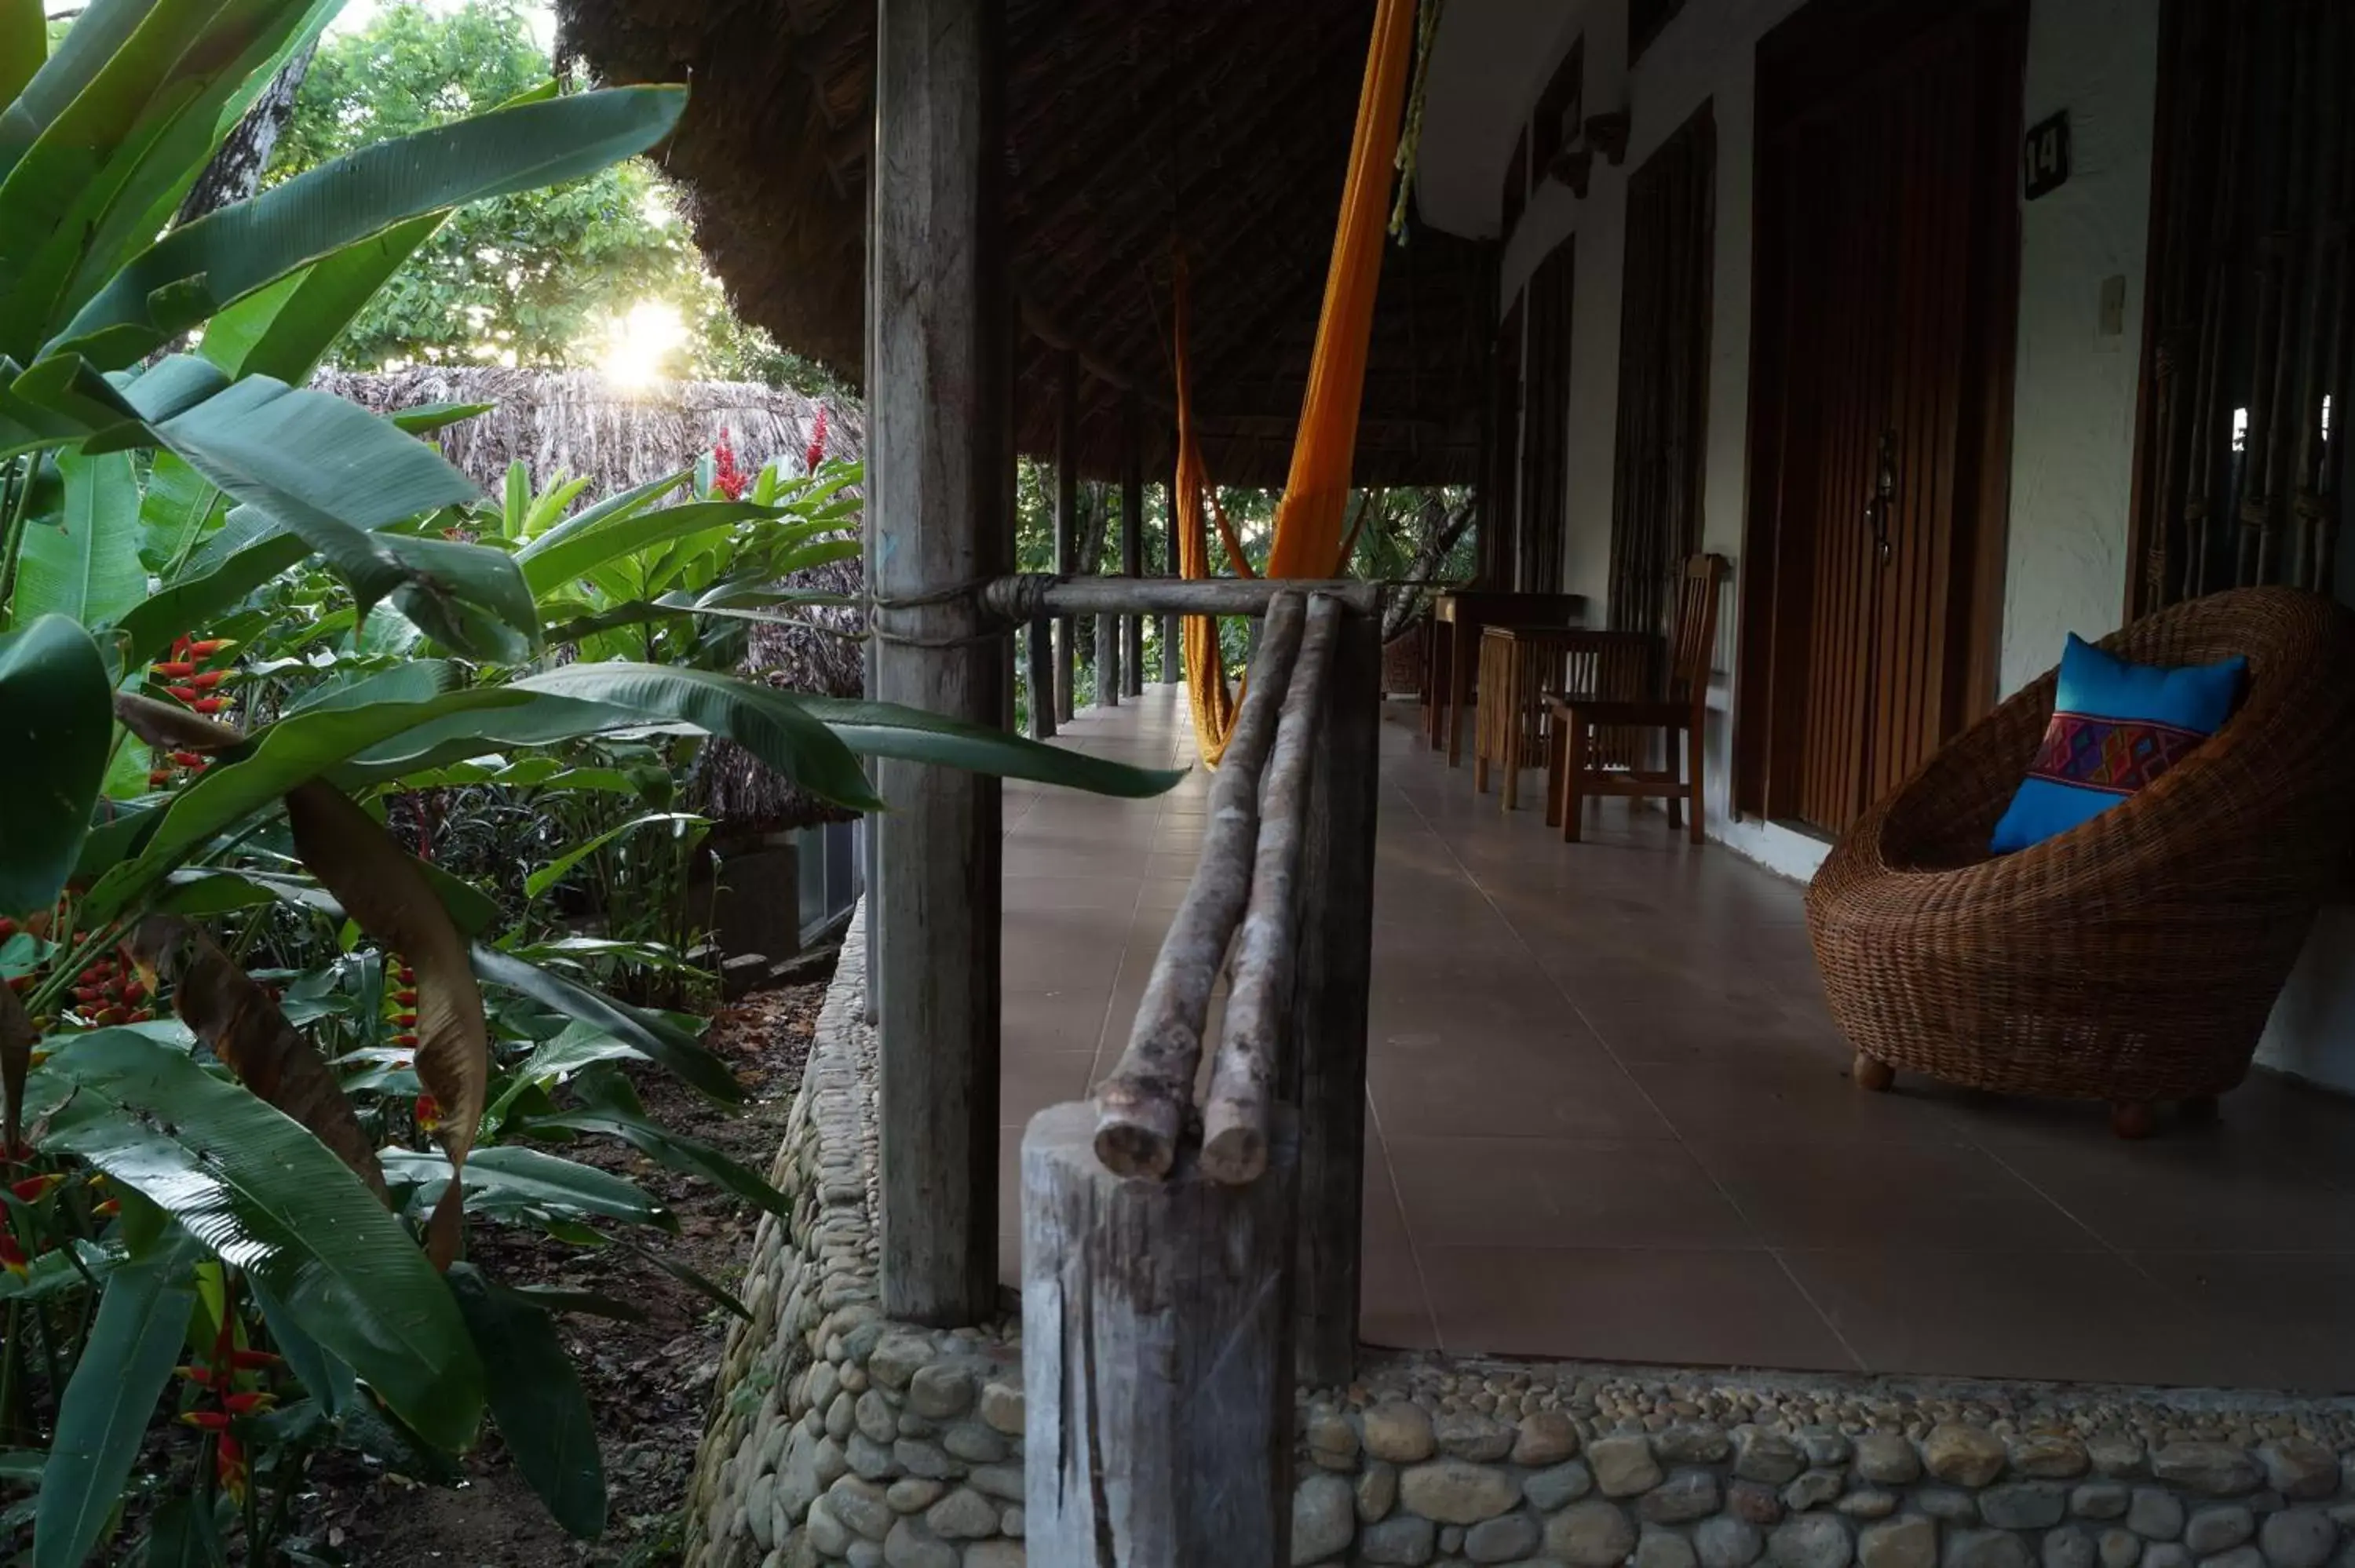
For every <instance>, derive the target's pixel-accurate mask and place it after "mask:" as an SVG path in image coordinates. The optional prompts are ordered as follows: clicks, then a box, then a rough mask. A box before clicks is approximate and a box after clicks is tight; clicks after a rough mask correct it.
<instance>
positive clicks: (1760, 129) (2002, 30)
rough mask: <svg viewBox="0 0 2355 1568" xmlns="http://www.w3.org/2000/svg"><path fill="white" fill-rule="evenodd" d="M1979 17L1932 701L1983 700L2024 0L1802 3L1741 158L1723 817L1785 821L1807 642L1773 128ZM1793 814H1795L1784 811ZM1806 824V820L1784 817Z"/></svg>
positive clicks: (1961, 704)
mask: <svg viewBox="0 0 2355 1568" xmlns="http://www.w3.org/2000/svg"><path fill="white" fill-rule="evenodd" d="M1966 16H1967V17H1973V18H1976V24H1975V25H1977V26H1982V27H1986V28H1988V29H1990V30H1991V32H1992V36H1993V37H1994V38H1995V40H1996V43H1997V45H1998V49H1999V50H2000V56H2001V58H2006V59H2009V61H2011V62H2012V63H2013V68H2014V69H2007V70H2004V71H2001V72H1998V73H1996V75H1997V76H1998V79H1997V80H1994V81H1991V82H1989V83H1988V84H1987V89H1988V101H1987V103H1986V104H1985V105H1984V108H1985V109H1986V111H1987V114H1988V115H1989V118H1990V122H1991V123H1992V124H1995V125H2000V126H2005V127H2009V136H2008V137H2007V139H2006V144H2005V146H2004V147H2003V149H2002V153H2003V155H2002V156H2000V157H1998V156H1996V155H1994V154H1995V150H1994V149H1993V148H1990V150H1989V153H1988V155H1987V169H1986V171H1985V175H1984V179H1985V185H1983V186H1982V187H1981V189H1980V191H1979V193H1978V200H1979V201H1980V202H1982V203H1984V204H1985V206H1984V207H1983V208H1982V211H1983V212H1984V213H1985V215H1986V217H1985V219H1984V220H1983V221H1981V222H1980V223H1979V224H1978V225H1977V228H1978V232H1977V236H1976V243H1977V248H1978V256H1977V261H1976V263H1975V265H1974V266H1973V268H1972V273H1971V275H1972V281H1973V290H1972V298H1971V301H1970V303H1969V306H1968V310H1969V313H1970V319H1971V321H1972V322H1973V323H1975V328H1974V330H1973V331H1972V332H1971V333H1970V334H1969V335H1968V339H1967V341H1969V342H1970V343H1971V344H1975V345H1976V347H1975V352H1974V353H1973V354H1972V355H1971V360H1970V363H1969V364H1968V365H1967V366H1966V376H1968V377H1969V378H1970V380H1971V382H1972V385H1971V386H1970V387H1969V388H1968V390H1967V392H1966V399H1965V408H1966V421H1967V423H1966V427H1965V428H1964V429H1963V430H1962V431H1960V432H1959V435H1960V438H1961V440H1962V441H1963V442H1964V443H1966V450H1967V448H1971V447H1975V448H1976V449H1977V461H1974V462H1972V463H1970V464H1968V465H1967V466H1966V470H1965V471H1964V473H1963V475H1962V478H1961V481H1960V483H1961V490H1960V493H1958V494H1957V496H1956V498H1955V515H1956V517H1958V518H1969V519H1971V520H1972V524H1971V526H1972V536H1971V538H1970V540H1969V541H1968V546H1967V559H1968V567H1969V572H1970V585H1969V596H1970V597H1969V599H1968V601H1967V602H1968V610H1967V613H1966V615H1965V616H1964V617H1963V618H1962V624H1960V625H1958V626H1955V627H1951V628H1949V630H1948V637H1949V639H1950V640H1951V641H1950V647H1949V657H1948V658H1947V660H1946V661H1945V669H1946V670H1947V671H1948V672H1949V676H1948V681H1947V686H1948V692H1947V700H1948V702H1949V704H1950V705H1951V706H1952V708H1953V711H1955V713H1956V715H1957V718H1956V722H1957V724H1958V725H1959V724H1960V723H1964V722H1967V721H1968V720H1969V719H1970V718H1973V717H1976V716H1977V715H1980V714H1983V713H1985V712H1987V710H1988V709H1990V708H1992V707H1993V706H1994V705H1995V701H1996V696H1997V692H1998V680H1999V676H1998V659H1999V655H2000V651H2001V642H2002V630H2003V597H2004V561H2005V556H2006V552H2007V546H2008V545H2009V537H2010V525H2011V515H2010V514H2011V424H2012V393H2013V385H2014V380H2015V376H2014V371H2015V361H2016V359H2017V356H2018V343H2019V270H2020V267H2019V262H2020V258H2019V229H2020V222H2019V207H2020V202H2019V158H2018V156H2017V146H2018V141H2019V133H2020V126H2021V123H2022V122H2023V119H2024V110H2025V94H2024V90H2025V83H2026V74H2027V72H2026V66H2027V43H2028V0H1811V4H1809V5H1806V6H1804V7H1802V8H1801V9H1800V10H1799V11H1797V12H1796V13H1795V14H1794V15H1793V16H1790V17H1789V18H1788V19H1787V20H1785V22H1783V23H1782V24H1781V25H1780V26H1777V27H1775V28H1774V31H1772V32H1770V33H1768V34H1767V35H1766V36H1765V37H1764V38H1762V39H1761V40H1760V41H1759V44H1758V55H1757V111H1756V121H1755V140H1754V143H1753V145H1754V149H1755V152H1754V156H1753V162H1752V168H1751V197H1752V200H1751V211H1752V229H1751V257H1750V260H1751V293H1750V299H1751V312H1750V392H1749V409H1748V424H1749V430H1748V440H1747V446H1748V451H1747V459H1748V472H1749V482H1748V484H1747V486H1746V487H1745V489H1746V493H1745V495H1744V498H1743V514H1744V515H1743V521H1742V568H1743V569H1742V574H1741V579H1742V580H1741V587H1740V593H1741V599H1740V604H1739V609H1740V613H1741V633H1740V636H1739V639H1738V642H1737V647H1736V651H1735V688H1734V692H1735V695H1734V705H1733V793H1732V807H1733V811H1734V814H1735V815H1737V816H1743V817H1751V818H1755V819H1760V820H1764V821H1778V820H1788V819H1789V818H1790V816H1791V813H1790V812H1789V811H1788V810H1786V809H1785V808H1786V807H1787V806H1788V804H1789V802H1790V800H1791V798H1792V796H1793V795H1794V794H1795V792H1796V784H1795V780H1794V779H1793V778H1792V774H1793V772H1794V763H1795V761H1796V757H1797V753H1796V750H1795V749H1790V748H1788V747H1778V746H1777V745H1776V744H1775V742H1776V740H1777V738H1778V736H1787V737H1792V738H1793V739H1794V740H1795V741H1796V738H1797V737H1798V736H1800V734H1801V732H1802V731H1803V728H1804V720H1805V715H1804V709H1803V707H1802V705H1801V704H1802V700H1803V699H1804V696H1805V691H1804V687H1803V684H1802V683H1800V682H1796V681H1786V682H1784V683H1782V684H1783V685H1784V686H1785V687H1787V688H1788V689H1783V690H1778V689H1777V688H1778V683H1777V679H1776V677H1777V672H1778V670H1787V669H1790V668H1793V667H1794V666H1795V663H1796V661H1799V660H1803V659H1804V657H1805V652H1806V632H1807V626H1806V614H1805V601H1804V600H1803V599H1796V606H1797V610H1796V613H1786V612H1788V611H1791V610H1792V609H1793V607H1794V604H1795V595H1796V590H1797V589H1798V588H1805V587H1806V586H1807V585H1806V584H1795V583H1794V582H1789V581H1785V580H1784V571H1785V566H1786V563H1785V562H1784V561H1783V560H1782V558H1781V557H1782V553H1783V547H1784V546H1785V543H1786V540H1785V529H1784V525H1783V524H1784V520H1783V517H1782V515H1781V503H1782V497H1783V491H1784V485H1783V482H1782V474H1783V464H1784V457H1785V450H1784V447H1785V435H1786V431H1785V418H1784V415H1783V404H1784V401H1785V399H1784V398H1783V397H1782V396H1781V389H1782V387H1783V386H1784V385H1785V370H1786V367H1787V366H1788V364H1789V362H1790V359H1791V348H1790V345H1789V344H1787V343H1785V341H1784V339H1785V329H1786V326H1787V322H1786V319H1785V309H1784V301H1785V274H1786V272H1787V270H1788V267H1787V260H1788V259H1787V251H1786V248H1787V246H1788V244H1789V242H1790V240H1791V238H1792V235H1793V226H1794V224H1795V223H1796V215H1794V214H1792V213H1790V212H1788V211H1786V210H1785V207H1784V203H1783V201H1782V199H1781V192H1782V191H1783V189H1784V188H1785V185H1784V181H1785V176H1786V175H1787V173H1788V170H1787V168H1786V164H1787V160H1788V157H1789V154H1788V143H1787V142H1786V140H1785V136H1784V134H1783V133H1784V132H1785V131H1787V130H1788V129H1790V128H1791V127H1792V126H1794V125H1795V124H1796V123H1797V122H1799V121H1801V120H1803V119H1805V118H1806V117H1808V116H1809V115H1811V114H1814V113H1817V112H1820V111H1823V110H1824V109H1826V108H1828V107H1829V106H1830V105H1832V104H1834V103H1836V102H1837V101H1838V98H1839V96H1840V95H1841V92H1842V90H1843V89H1844V86H1845V84H1846V83H1848V82H1849V81H1851V80H1853V79H1856V78H1857V77H1859V76H1860V75H1862V74H1864V73H1865V72H1866V71H1868V70H1870V69H1872V68H1874V67H1876V66H1878V65H1881V64H1882V63H1884V62H1885V61H1887V60H1888V59H1889V58H1891V57H1892V56H1896V55H1901V54H1902V53H1903V52H1905V51H1906V50H1908V49H1909V48H1914V47H1917V46H1919V45H1920V44H1922V42H1923V40H1924V39H1925V38H1926V37H1928V36H1929V34H1930V33H1931V32H1932V30H1933V29H1934V28H1938V27H1940V26H1944V25H1945V24H1948V23H1951V22H1954V21H1955V20H1957V19H1958V18H1963V17H1966ZM1795 825H1796V824H1795ZM1799 831H1801V832H1808V833H1811V834H1812V833H1814V832H1815V830H1813V829H1809V828H1806V827H1804V826H1802V827H1800V828H1799Z"/></svg>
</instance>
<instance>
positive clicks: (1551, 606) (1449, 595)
mask: <svg viewBox="0 0 2355 1568" xmlns="http://www.w3.org/2000/svg"><path fill="white" fill-rule="evenodd" d="M1585 613H1586V596H1585V595H1584V594H1582V593H1506V592H1500V591H1498V590H1497V589H1493V588H1450V589H1448V590H1447V591H1445V592H1444V593H1441V594H1439V595H1438V596H1437V597H1435V598H1434V599H1433V600H1432V601H1431V620H1432V626H1431V644H1430V647H1429V649H1428V650H1427V651H1426V653H1425V657H1426V658H1428V660H1429V661H1430V669H1429V672H1428V679H1426V680H1425V682H1424V684H1425V686H1426V687H1428V688H1429V690H1430V693H1431V696H1430V699H1429V705H1428V706H1426V707H1425V708H1424V710H1423V719H1424V722H1425V725H1426V733H1427V736H1428V737H1429V739H1430V741H1431V746H1432V749H1433V750H1434V751H1438V750H1444V751H1445V752H1446V753H1447V766H1448V767H1450V768H1453V767H1455V765H1456V764H1457V763H1458V762H1460V761H1462V760H1463V757H1464V739H1463V728H1464V710H1465V708H1466V707H1468V706H1470V705H1471V702H1472V695H1473V685H1472V682H1473V677H1474V675H1475V674H1476V673H1477V672H1476V664H1477V661H1478V658H1479V647H1480V631H1481V629H1482V628H1483V627H1486V626H1487V625H1489V624H1490V623H1492V622H1509V623H1512V624H1514V625H1529V626H1537V625H1547V624H1550V625H1553V626H1558V627H1567V626H1570V625H1572V624H1573V623H1574V622H1576V621H1577V620H1578V619H1579V618H1580V617H1581V616H1582V615H1584V614H1585Z"/></svg>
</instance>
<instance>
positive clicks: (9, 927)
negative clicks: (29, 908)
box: [0, 915, 16, 942]
mask: <svg viewBox="0 0 2355 1568" xmlns="http://www.w3.org/2000/svg"><path fill="white" fill-rule="evenodd" d="M15 935H16V922H15V921H14V920H11V919H9V918H8V916H5V915H0V942H5V941H6V940H7V939H8V938H11V937H13V936H15Z"/></svg>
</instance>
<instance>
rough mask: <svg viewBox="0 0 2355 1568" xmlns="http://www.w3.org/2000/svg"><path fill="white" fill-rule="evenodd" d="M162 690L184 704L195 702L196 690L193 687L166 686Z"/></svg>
mask: <svg viewBox="0 0 2355 1568" xmlns="http://www.w3.org/2000/svg"><path fill="white" fill-rule="evenodd" d="M164 689H165V691H167V692H169V693H171V694H173V695H174V696H176V697H177V698H179V699H180V700H181V701H182V702H184V703H193V702H195V701H196V700H197V689H196V687H194V686H166V687H165V688H164Z"/></svg>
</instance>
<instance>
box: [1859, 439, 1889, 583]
mask: <svg viewBox="0 0 2355 1568" xmlns="http://www.w3.org/2000/svg"><path fill="white" fill-rule="evenodd" d="M1874 469H1875V474H1874V479H1873V486H1872V499H1871V500H1870V501H1868V502H1866V503H1864V521H1865V525H1866V526H1867V527H1869V528H1870V529H1871V530H1872V548H1873V554H1874V555H1875V556H1877V557H1878V558H1879V560H1880V563H1881V565H1882V566H1884V567H1885V566H1887V565H1888V564H1889V557H1890V556H1891V554H1892V553H1893V551H1892V547H1891V545H1890V542H1889V509H1890V508H1891V506H1893V505H1894V504H1896V502H1897V432H1896V431H1895V430H1883V431H1881V452H1880V457H1879V461H1877V462H1876V463H1875V464H1874Z"/></svg>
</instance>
